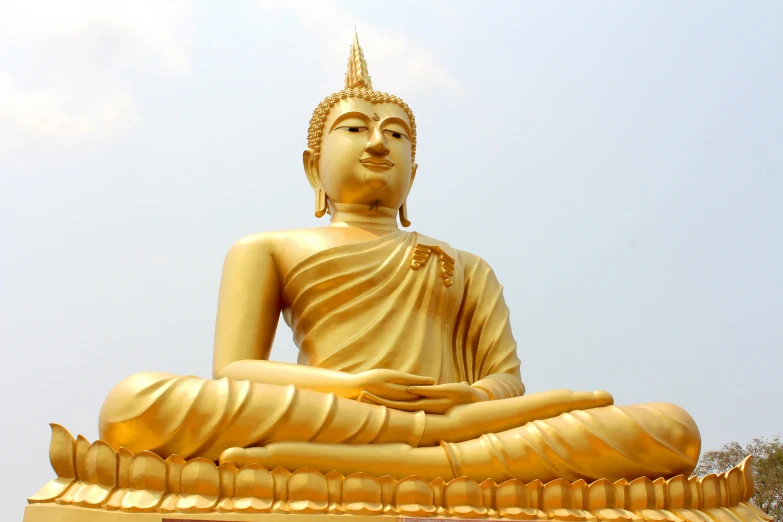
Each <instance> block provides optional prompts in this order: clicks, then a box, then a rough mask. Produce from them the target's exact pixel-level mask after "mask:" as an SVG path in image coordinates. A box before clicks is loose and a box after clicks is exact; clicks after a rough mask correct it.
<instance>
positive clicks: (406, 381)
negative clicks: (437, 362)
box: [389, 372, 435, 386]
mask: <svg viewBox="0 0 783 522" xmlns="http://www.w3.org/2000/svg"><path fill="white" fill-rule="evenodd" d="M389 382H390V383H394V384H403V385H405V386H416V385H419V386H427V385H431V384H435V379H433V378H432V377H426V376H424V375H414V374H412V373H402V372H400V374H399V375H396V376H394V377H392V378H391V379H389Z"/></svg>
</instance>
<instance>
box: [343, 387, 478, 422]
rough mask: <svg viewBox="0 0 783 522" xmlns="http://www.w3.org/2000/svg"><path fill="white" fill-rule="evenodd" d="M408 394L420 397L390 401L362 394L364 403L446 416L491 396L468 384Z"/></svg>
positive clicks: (422, 388) (431, 388)
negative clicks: (458, 408)
mask: <svg viewBox="0 0 783 522" xmlns="http://www.w3.org/2000/svg"><path fill="white" fill-rule="evenodd" d="M408 392H409V393H412V394H415V395H416V396H418V398H417V399H416V400H407V401H400V400H390V399H387V398H384V397H378V396H376V395H374V394H372V393H367V392H362V394H361V396H360V399H359V400H361V401H363V402H368V403H371V404H377V405H380V406H386V407H387V408H392V409H395V410H402V411H424V412H425V413H436V414H444V413H446V412H447V411H449V410H450V409H451V408H453V407H454V406H458V405H460V404H468V403H471V402H480V401H487V400H489V399H490V397H489V394H488V393H487V392H485V391H484V390H482V389H480V388H473V387H472V386H470V385H469V384H468V383H467V382H455V383H447V384H436V385H432V386H411V387H409V388H408Z"/></svg>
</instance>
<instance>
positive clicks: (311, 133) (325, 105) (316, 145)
mask: <svg viewBox="0 0 783 522" xmlns="http://www.w3.org/2000/svg"><path fill="white" fill-rule="evenodd" d="M346 98H361V99H363V100H367V101H369V102H370V103H387V102H388V103H394V104H396V105H398V106H400V107H401V108H402V109H403V110H404V111H405V112H406V113H407V114H408V119H409V120H410V122H411V158H412V159H413V161H416V118H414V117H413V111H411V108H410V107H408V104H407V103H405V102H404V101H402V100H401V99H400V98H398V97H397V96H395V95H393V94H387V93H385V92H379V91H373V90H371V89H367V88H360V89H344V90H342V91H340V92H336V93H334V94H330V95H329V96H327V97H326V98H324V101H322V102H321V103H319V104H318V107H316V108H315V110H314V111H313V117H312V118H310V127H309V128H308V129H307V148H309V149H312V150H314V151H315V159H318V157H319V156H320V155H321V138H322V136H323V131H324V123H326V117H327V115H328V114H329V109H331V108H332V106H333V105H334V104H336V103H337V102H338V101H340V100H344V99H346Z"/></svg>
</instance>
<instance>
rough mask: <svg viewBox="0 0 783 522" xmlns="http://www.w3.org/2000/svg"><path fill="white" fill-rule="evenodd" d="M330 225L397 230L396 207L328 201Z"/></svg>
mask: <svg viewBox="0 0 783 522" xmlns="http://www.w3.org/2000/svg"><path fill="white" fill-rule="evenodd" d="M329 213H330V214H331V216H332V222H331V223H330V224H329V226H330V227H355V228H374V229H379V230H397V209H394V208H386V207H370V205H356V204H349V203H335V202H333V201H329Z"/></svg>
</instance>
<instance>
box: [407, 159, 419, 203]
mask: <svg viewBox="0 0 783 522" xmlns="http://www.w3.org/2000/svg"><path fill="white" fill-rule="evenodd" d="M418 168H419V164H418V163H411V184H410V185H408V194H410V193H411V188H413V180H415V179H416V170H417V169H418ZM408 194H405V197H406V198H407V197H408Z"/></svg>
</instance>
